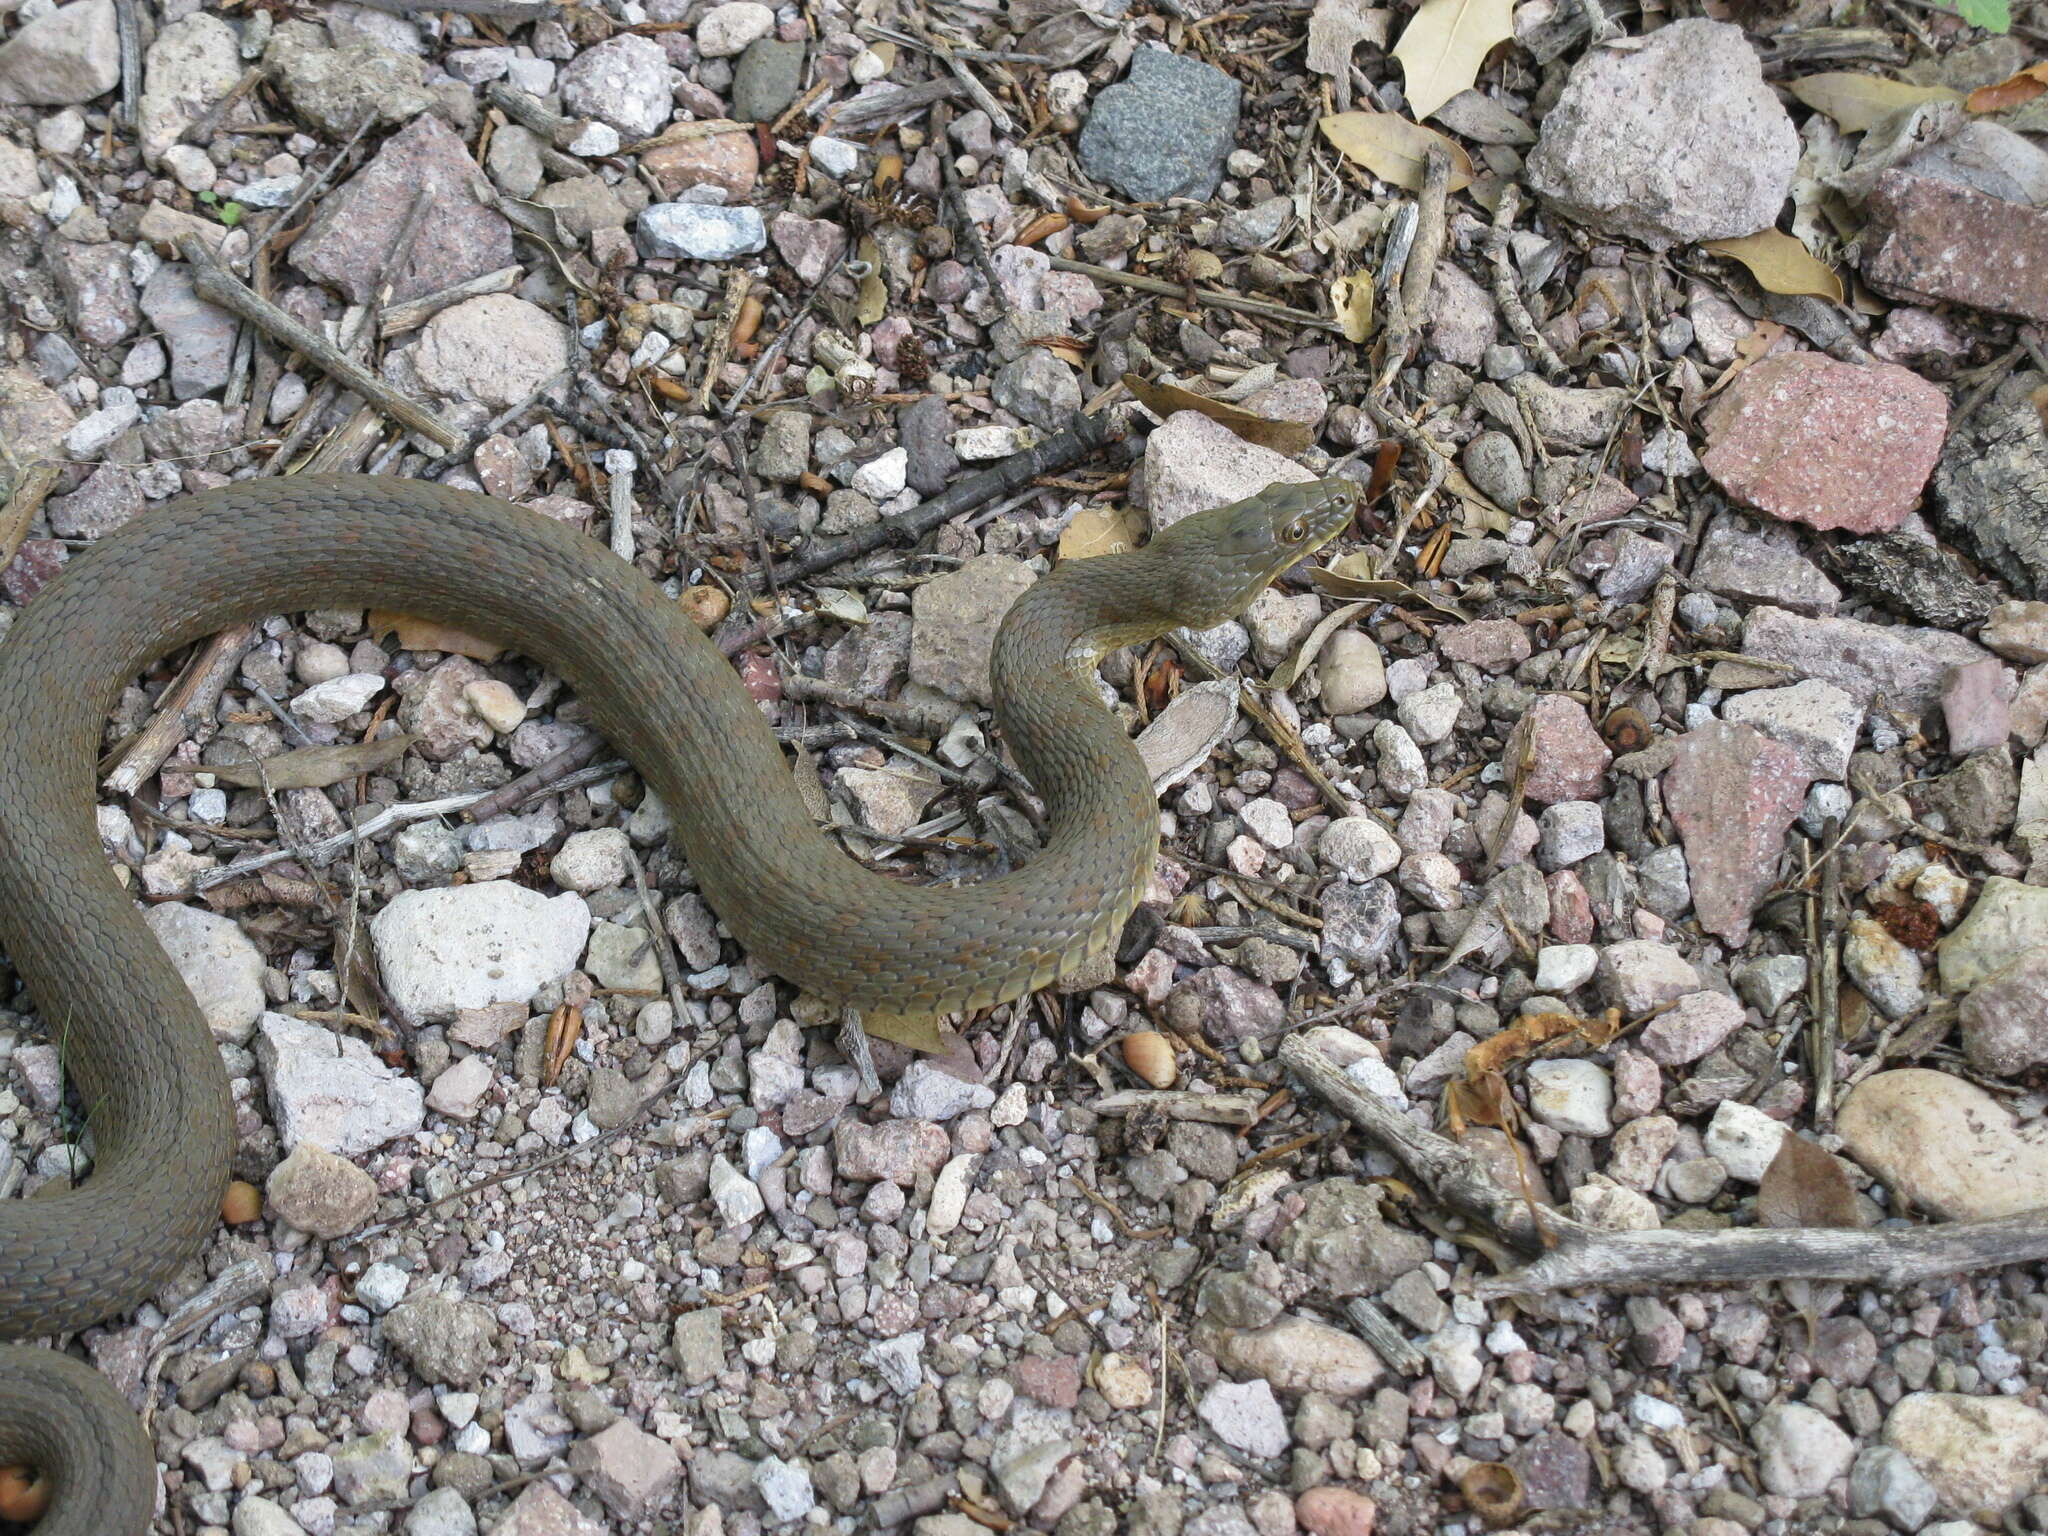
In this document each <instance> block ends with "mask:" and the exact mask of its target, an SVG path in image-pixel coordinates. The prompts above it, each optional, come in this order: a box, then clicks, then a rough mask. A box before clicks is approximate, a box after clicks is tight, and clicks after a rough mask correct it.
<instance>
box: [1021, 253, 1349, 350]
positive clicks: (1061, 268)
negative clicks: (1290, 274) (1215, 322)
mask: <svg viewBox="0 0 2048 1536" xmlns="http://www.w3.org/2000/svg"><path fill="white" fill-rule="evenodd" d="M1051 261H1052V269H1053V271H1055V272H1078V273H1080V275H1081V276H1083V277H1087V278H1092V279H1094V280H1095V281H1096V282H1098V283H1114V284H1115V285H1116V286H1118V287H1119V288H1135V289H1137V290H1138V291H1139V292H1140V293H1156V294H1158V295H1159V296H1160V297H1161V298H1164V299H1180V300H1183V301H1185V300H1186V299H1187V297H1188V288H1187V285H1186V284H1185V283H1169V282H1168V281H1167V280H1166V279H1165V278H1163V277H1147V276H1145V275H1144V274H1143V273H1140V272H1118V271H1116V270H1115V269H1114V268H1111V267H1098V266H1096V265H1095V264H1094V263H1093V262H1087V261H1074V260H1071V259H1069V258H1068V257H1065V256H1054V257H1052V258H1051ZM1194 296H1195V302H1196V303H1198V304H1207V305H1209V306H1210V307H1211V308H1213V309H1228V310H1231V311H1234V312H1235V313H1237V314H1241V315H1258V316H1261V317H1262V318H1264V319H1267V320H1283V321H1285V322H1287V323H1288V324H1290V325H1301V326H1308V327H1311V328H1313V329H1315V330H1319V331H1335V332H1337V333H1338V334H1340V335H1341V334H1342V333H1343V330H1344V327H1343V326H1341V325H1339V324H1338V323H1337V322H1336V321H1335V320H1326V319H1324V318H1323V316H1321V315H1317V314H1311V313H1310V312H1309V311H1308V310H1305V309H1290V308H1289V307H1288V306H1287V305H1285V304H1268V303H1267V302H1266V301H1265V300H1263V299H1247V298H1245V297H1243V296H1242V295H1241V294H1235V293H1227V292H1225V291H1224V290H1223V289H1221V288H1197V289H1195V290H1194Z"/></svg>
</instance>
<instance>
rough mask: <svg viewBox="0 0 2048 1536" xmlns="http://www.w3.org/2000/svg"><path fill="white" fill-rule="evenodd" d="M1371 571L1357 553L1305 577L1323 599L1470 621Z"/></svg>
mask: <svg viewBox="0 0 2048 1536" xmlns="http://www.w3.org/2000/svg"><path fill="white" fill-rule="evenodd" d="M1371 569H1372V557H1371V555H1370V554H1368V553H1367V552H1365V551H1363V550H1361V551H1359V552H1358V553H1356V554H1351V555H1346V556H1345V557H1344V558H1343V559H1341V560H1339V561H1338V562H1337V563H1336V564H1334V565H1331V566H1327V567H1323V566H1319V567H1317V568H1316V569H1314V570H1312V571H1310V572H1309V573H1308V579H1309V581H1310V582H1311V583H1312V584H1313V585H1314V587H1315V589H1316V590H1317V591H1318V592H1321V593H1322V594H1323V595H1324V596H1325V597H1341V598H1344V599H1346V600H1347V601H1354V602H1355V601H1365V602H1372V603H1400V604H1401V605H1402V606H1404V607H1419V608H1430V609H1434V610H1435V611H1436V612H1438V613H1441V614H1443V615H1445V616H1446V617H1447V618H1453V619H1456V620H1458V621H1459V622H1460V623H1461V624H1462V623H1465V622H1467V620H1468V619H1469V617H1470V616H1469V615H1467V614H1465V613H1461V612H1460V611H1459V610H1458V609H1457V608H1455V607H1453V606H1452V605H1451V604H1449V603H1446V602H1442V601H1440V600H1438V599H1437V598H1434V597H1431V596H1429V595H1428V594H1427V593H1423V592H1418V591H1416V590H1415V588H1413V587H1411V586H1409V585H1408V583H1407V582H1405V581H1388V580H1385V579H1382V578H1379V577H1375V576H1373V575H1371V574H1369V572H1370V571H1371Z"/></svg>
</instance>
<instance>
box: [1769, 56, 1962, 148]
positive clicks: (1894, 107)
mask: <svg viewBox="0 0 2048 1536" xmlns="http://www.w3.org/2000/svg"><path fill="white" fill-rule="evenodd" d="M1792 94H1793V95H1794V96H1797V97H1798V98H1799V99H1800V100H1801V101H1802V102H1804V103H1805V104H1806V105H1807V106H1809V107H1811V108H1813V110H1814V111H1816V112H1821V113H1825V114H1826V115H1827V116H1829V117H1831V118H1833V119H1834V120H1835V126H1836V127H1838V128H1840V129H1841V130H1842V132H1844V133H1868V132H1869V131H1870V130H1871V129H1872V128H1875V127H1876V126H1877V125H1878V124H1879V123H1881V122H1883V121H1884V120H1885V119H1886V118H1888V117H1890V116H1891V115H1892V114H1893V113H1894V112H1903V111H1906V110H1907V109H1909V108H1912V107H1917V106H1919V105H1920V104H1921V103H1922V102H1927V101H1961V100H1962V99H1963V97H1962V93H1961V92H1960V91H1952V90H1950V89H1949V88H1948V87H1947V86H1945V85H1909V84H1907V83H1906V82H1905V81H1904V80H1887V79H1885V78H1884V77H1883V76H1881V75H1859V74H1854V73H1851V72H1848V71H1841V72H1832V73H1829V74H1823V75H1808V76H1807V77H1806V78H1805V79H1803V80H1794V81H1793V82H1792Z"/></svg>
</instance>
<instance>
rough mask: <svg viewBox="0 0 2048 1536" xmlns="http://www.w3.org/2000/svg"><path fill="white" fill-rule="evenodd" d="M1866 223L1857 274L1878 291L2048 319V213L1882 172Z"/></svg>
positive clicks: (1866, 210)
mask: <svg viewBox="0 0 2048 1536" xmlns="http://www.w3.org/2000/svg"><path fill="white" fill-rule="evenodd" d="M1864 218H1865V223H1864V226H1863V275H1864V277H1866V278H1867V279H1869V281H1870V286H1871V287H1873V288H1875V289H1876V290H1877V291H1878V292H1879V293H1884V294H1889V295H1891V296H1892V297H1893V298H1895V299H1915V300H1919V301H1920V302H1922V303H1941V302H1947V303H1952V304H1969V305H1972V306H1974V307H1975V308H1978V309H1988V310H1993V311H1996V312H1997V313H1999V314H2005V315H2024V316H2026V317H2027V318H2028V319H2029V320H2048V208H2029V207H2027V206H2026V205H2025V204H2024V203H2009V202H2007V201H2005V199H2003V198H1998V197H1987V196H1985V195H1984V194H1983V193H1982V192H1973V191H1971V190H1970V189H1969V188H1968V187H1963V186H1958V185H1956V184H1955V183H1954V182H1949V181H1935V180H1932V179H1931V178H1928V177H1924V176H1914V175H1911V174H1910V173H1908V172H1905V171H1886V172H1885V173H1884V175H1882V176H1880V177H1878V178H1877V185H1876V187H1874V188H1873V189H1872V191H1871V194H1870V200H1869V202H1868V203H1867V204H1866V205H1865V207H1864Z"/></svg>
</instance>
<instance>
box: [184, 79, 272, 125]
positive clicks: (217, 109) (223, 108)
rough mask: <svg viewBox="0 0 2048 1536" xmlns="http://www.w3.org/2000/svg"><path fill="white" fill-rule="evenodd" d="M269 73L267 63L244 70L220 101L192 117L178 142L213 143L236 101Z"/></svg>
mask: <svg viewBox="0 0 2048 1536" xmlns="http://www.w3.org/2000/svg"><path fill="white" fill-rule="evenodd" d="M269 73H270V66H269V65H267V64H251V65H250V66H249V67H248V68H247V69H245V70H243V71H242V78H241V79H239V80H237V81H236V82H235V83H234V84H233V85H231V86H229V87H228V93H227V95H225V96H223V97H221V99H220V100H219V101H216V102H215V103H214V104H213V105H212V106H210V107H208V108H207V109H206V110H205V111H204V112H202V113H200V114H199V115H198V116H197V117H195V118H193V119H192V122H191V124H190V125H189V126H188V127H187V128H186V129H185V131H184V132H183V133H181V134H179V135H178V142H179V143H180V144H210V143H212V142H213V136H214V134H215V132H216V131H218V129H219V128H220V125H221V123H222V122H224V121H225V120H226V118H227V115H228V113H229V112H230V111H232V110H233V108H234V105H235V103H236V102H238V101H240V100H241V99H242V98H243V97H244V96H246V95H248V94H249V92H250V91H251V90H252V89H253V88H254V87H255V85H256V83H257V82H258V81H259V80H261V79H262V78H263V77H264V76H265V75H267V74H269Z"/></svg>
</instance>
